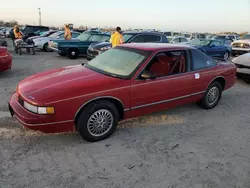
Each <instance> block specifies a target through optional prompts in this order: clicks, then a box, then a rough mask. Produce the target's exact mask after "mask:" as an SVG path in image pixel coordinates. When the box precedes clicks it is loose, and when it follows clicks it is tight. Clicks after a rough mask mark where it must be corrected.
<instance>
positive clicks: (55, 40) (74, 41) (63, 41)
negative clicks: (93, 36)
mask: <svg viewBox="0 0 250 188" xmlns="http://www.w3.org/2000/svg"><path fill="white" fill-rule="evenodd" d="M50 41H53V42H56V43H78V42H81V41H80V40H79V39H77V38H72V39H70V40H65V39H52V40H50Z"/></svg>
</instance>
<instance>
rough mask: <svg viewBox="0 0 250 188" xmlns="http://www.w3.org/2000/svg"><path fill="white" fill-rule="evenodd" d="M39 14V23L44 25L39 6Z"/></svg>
mask: <svg viewBox="0 0 250 188" xmlns="http://www.w3.org/2000/svg"><path fill="white" fill-rule="evenodd" d="M38 11H39V12H38V14H39V25H42V17H41V8H38Z"/></svg>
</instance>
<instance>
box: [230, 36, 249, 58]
mask: <svg viewBox="0 0 250 188" xmlns="http://www.w3.org/2000/svg"><path fill="white" fill-rule="evenodd" d="M231 45H232V55H233V56H236V55H238V54H240V55H241V54H244V53H248V52H250V34H247V35H244V36H243V37H242V39H241V40H236V41H234V42H233V43H232V44H231Z"/></svg>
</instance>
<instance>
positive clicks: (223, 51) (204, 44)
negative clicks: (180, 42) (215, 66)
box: [189, 39, 232, 60]
mask: <svg viewBox="0 0 250 188" xmlns="http://www.w3.org/2000/svg"><path fill="white" fill-rule="evenodd" d="M189 44H190V45H191V46H193V47H196V48H197V49H199V50H200V51H202V52H204V53H206V54H207V55H209V56H211V57H220V58H223V59H225V60H227V59H228V58H229V57H230V54H231V51H232V47H231V46H229V45H226V44H224V43H223V42H221V41H219V40H209V39H204V40H192V41H190V42H189Z"/></svg>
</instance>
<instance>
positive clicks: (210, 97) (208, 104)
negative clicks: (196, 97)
mask: <svg viewBox="0 0 250 188" xmlns="http://www.w3.org/2000/svg"><path fill="white" fill-rule="evenodd" d="M222 90H223V89H222V86H221V84H220V83H219V82H216V81H215V82H213V83H212V84H210V86H209V87H208V89H207V91H206V93H205V94H204V96H203V98H202V99H201V100H200V101H199V102H198V105H199V106H201V107H202V108H204V109H212V108H214V107H215V106H216V105H217V104H218V103H219V101H220V99H221V95H222Z"/></svg>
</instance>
